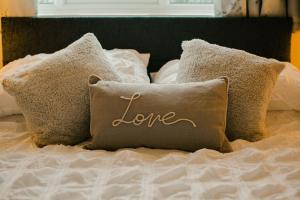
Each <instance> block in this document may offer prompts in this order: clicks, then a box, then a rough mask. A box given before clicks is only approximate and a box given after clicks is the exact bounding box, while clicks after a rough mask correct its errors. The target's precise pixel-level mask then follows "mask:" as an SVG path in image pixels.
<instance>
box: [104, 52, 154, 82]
mask: <svg viewBox="0 0 300 200" xmlns="http://www.w3.org/2000/svg"><path fill="white" fill-rule="evenodd" d="M105 53H106V55H107V57H108V58H109V60H110V62H111V63H112V66H113V67H114V69H115V71H116V73H117V74H118V75H119V76H120V77H121V79H122V82H124V83H150V78H149V76H148V74H147V65H148V62H149V58H150V54H140V53H138V52H137V51H136V50H133V49H112V50H106V51H105Z"/></svg>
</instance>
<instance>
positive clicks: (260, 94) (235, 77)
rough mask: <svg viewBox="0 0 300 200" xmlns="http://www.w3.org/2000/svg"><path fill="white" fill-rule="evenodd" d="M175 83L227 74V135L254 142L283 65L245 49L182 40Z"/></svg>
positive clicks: (260, 129) (261, 134)
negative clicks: (228, 82) (228, 83)
mask: <svg viewBox="0 0 300 200" xmlns="http://www.w3.org/2000/svg"><path fill="white" fill-rule="evenodd" d="M182 48H183V53H182V55H181V58H180V63H179V71H178V75H177V82H179V83H186V82H195V81H205V80H209V79H214V78H217V77H219V76H227V77H228V78H229V81H230V86H229V101H228V102H229V103H228V118H227V128H226V134H227V136H228V138H229V139H230V140H234V139H245V140H249V141H256V140H259V139H261V138H262V137H263V135H264V134H265V119H266V113H267V108H268V105H269V102H270V99H271V94H272V89H273V87H274V84H275V82H276V79H277V76H278V74H279V73H280V72H281V70H282V69H283V67H284V64H282V63H280V62H278V61H276V60H274V59H267V58H263V57H259V56H256V55H253V54H250V53H247V52H245V51H241V50H236V49H230V48H226V47H222V46H218V45H215V44H210V43H208V42H206V41H203V40H200V39H193V40H191V41H185V42H183V44H182Z"/></svg>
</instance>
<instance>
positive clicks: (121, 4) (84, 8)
mask: <svg viewBox="0 0 300 200" xmlns="http://www.w3.org/2000/svg"><path fill="white" fill-rule="evenodd" d="M38 2H39V3H38V14H39V15H204V16H213V15H214V6H213V0H39V1H38Z"/></svg>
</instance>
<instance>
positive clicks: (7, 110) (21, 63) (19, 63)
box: [0, 54, 47, 117]
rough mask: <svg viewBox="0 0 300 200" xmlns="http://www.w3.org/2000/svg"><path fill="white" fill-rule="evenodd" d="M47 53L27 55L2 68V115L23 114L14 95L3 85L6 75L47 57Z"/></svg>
mask: <svg viewBox="0 0 300 200" xmlns="http://www.w3.org/2000/svg"><path fill="white" fill-rule="evenodd" d="M46 56H47V54H38V55H34V56H30V55H28V56H26V57H24V58H21V59H18V60H15V61H13V62H10V63H8V64H7V65H5V66H4V67H3V68H1V69H0V117H3V116H7V115H14V114H21V113H22V112H21V109H20V107H19V106H18V105H17V103H16V100H15V98H14V97H13V96H11V95H9V94H8V93H7V92H6V91H5V90H4V89H3V86H2V84H1V83H2V81H3V79H4V77H6V76H9V75H11V74H14V73H15V72H16V71H17V70H18V69H19V68H21V67H26V66H28V65H33V64H34V63H36V62H39V61H40V60H42V59H43V58H45V57H46Z"/></svg>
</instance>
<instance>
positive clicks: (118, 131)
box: [86, 76, 231, 152]
mask: <svg viewBox="0 0 300 200" xmlns="http://www.w3.org/2000/svg"><path fill="white" fill-rule="evenodd" d="M227 85H228V83H227V79H226V78H220V79H215V80H210V81H206V82H199V83H187V84H171V85H170V84H164V85H159V84H130V83H118V82H113V81H101V80H100V79H99V78H97V77H95V76H92V77H91V78H90V97H91V98H90V100H91V135H92V142H91V143H90V144H88V145H87V146H86V148H88V149H105V150H116V149H119V148H136V147H149V148H160V149H179V150H185V151H196V150H198V149H200V148H210V149H215V150H218V151H222V152H228V151H230V150H231V148H230V144H229V143H228V140H227V138H226V136H225V125H226V114H227V87H228V86H227Z"/></svg>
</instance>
